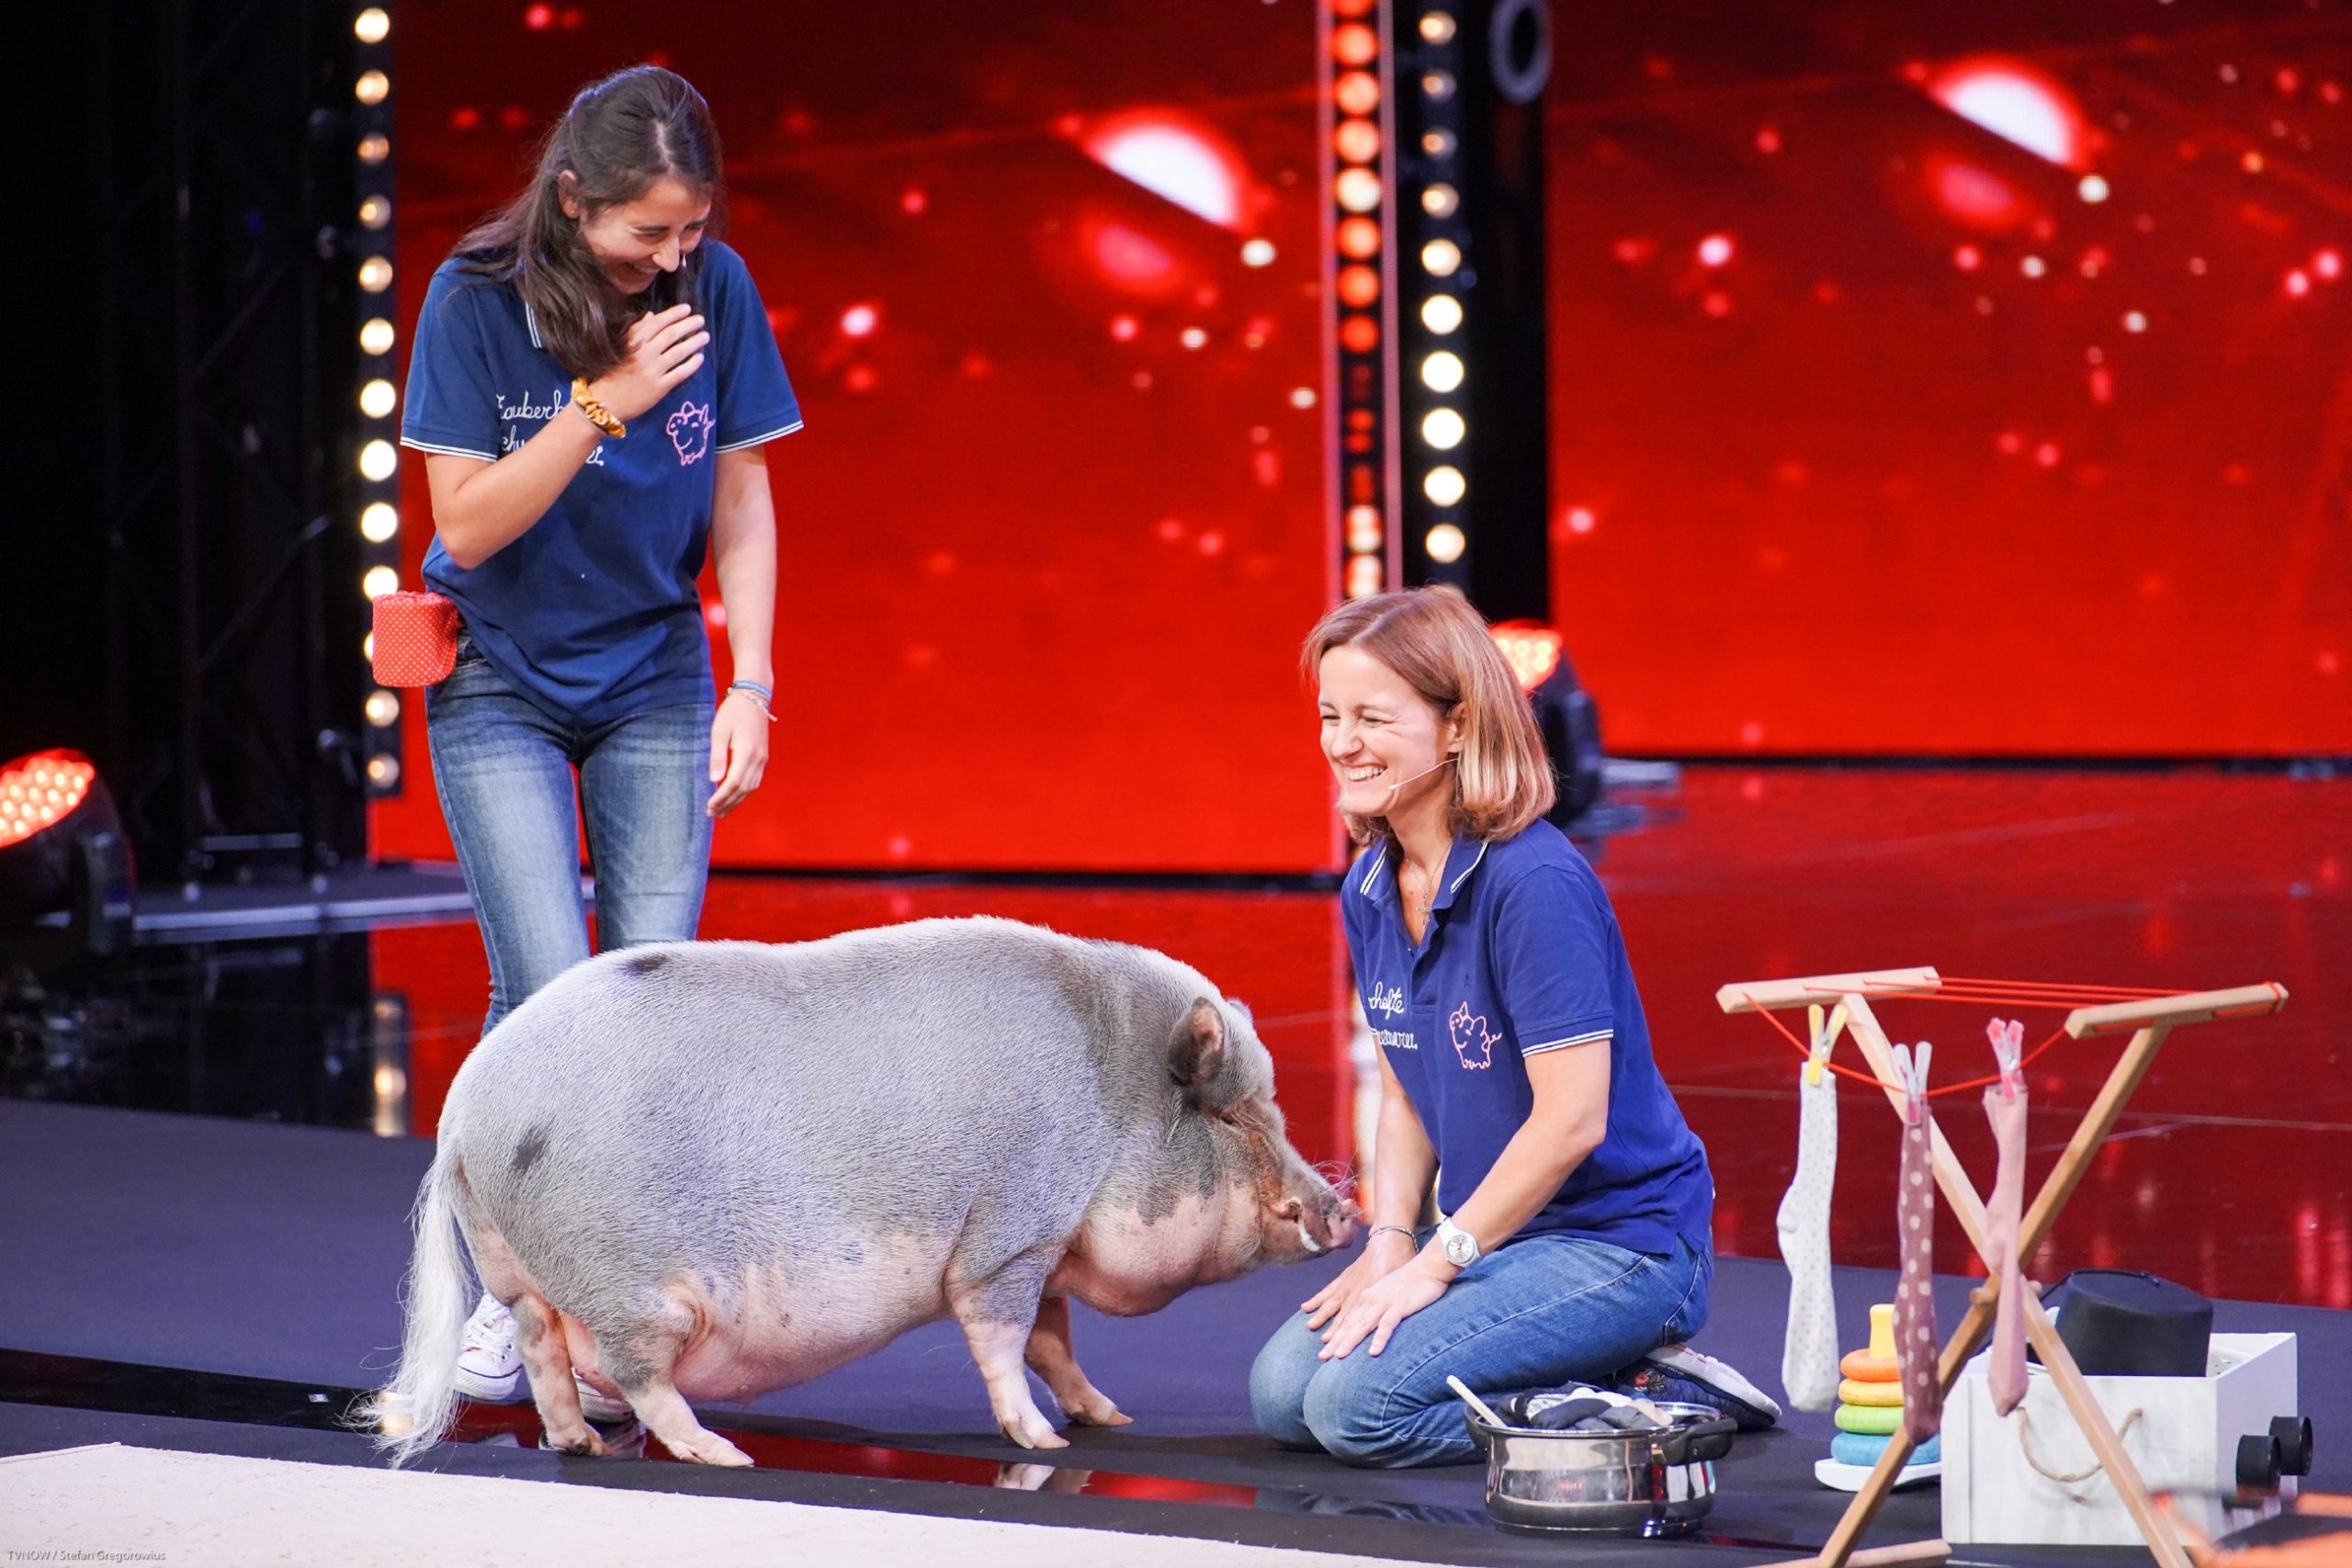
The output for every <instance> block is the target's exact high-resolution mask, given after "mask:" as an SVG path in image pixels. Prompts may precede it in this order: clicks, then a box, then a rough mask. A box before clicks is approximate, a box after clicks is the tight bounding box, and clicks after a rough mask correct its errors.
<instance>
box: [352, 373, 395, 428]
mask: <svg viewBox="0 0 2352 1568" xmlns="http://www.w3.org/2000/svg"><path fill="white" fill-rule="evenodd" d="M399 402H400V393H399V392H397V391H395V390H393V389H392V384H391V383H390V381H387V380H385V379H384V378H382V377H381V376H379V377H377V378H375V379H374V380H372V381H370V382H368V384H367V385H366V386H364V387H362V388H360V389H359V412H361V413H364V414H366V415H367V416H368V418H369V419H381V418H383V417H384V416H385V415H386V414H388V413H390V412H392V410H393V408H394V407H396V406H397V405H398V404H399Z"/></svg>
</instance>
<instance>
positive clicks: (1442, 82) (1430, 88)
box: [1421, 71, 1453, 104]
mask: <svg viewBox="0 0 2352 1568" xmlns="http://www.w3.org/2000/svg"><path fill="white" fill-rule="evenodd" d="M1421 96H1423V97H1425V98H1427V99H1428V100H1429V101H1430V102H1431V103H1433V104H1442V103H1443V102H1445V101H1446V100H1447V99H1448V98H1450V97H1452V96H1453V72H1451V71H1424V72H1422V73H1421Z"/></svg>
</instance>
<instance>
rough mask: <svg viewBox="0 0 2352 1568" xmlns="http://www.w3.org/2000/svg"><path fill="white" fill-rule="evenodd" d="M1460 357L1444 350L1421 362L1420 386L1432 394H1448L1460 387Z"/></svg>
mask: <svg viewBox="0 0 2352 1568" xmlns="http://www.w3.org/2000/svg"><path fill="white" fill-rule="evenodd" d="M1462 374H1463V372H1462V356H1461V355H1458V354H1454V353H1452V352H1450V351H1448V350H1446V349H1442V348H1441V349H1439V350H1438V351H1437V352H1436V353H1435V354H1432V355H1430V356H1429V357H1428V358H1426V359H1424V360H1422V361H1421V385H1422V386H1424V387H1427V388H1428V389H1430V391H1432V392H1450V391H1452V390H1453V389H1455V388H1456V387H1459V386H1460V385H1462Z"/></svg>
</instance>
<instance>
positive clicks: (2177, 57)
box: [1472, 0, 2352, 755]
mask: <svg viewBox="0 0 2352 1568" xmlns="http://www.w3.org/2000/svg"><path fill="white" fill-rule="evenodd" d="M1555 10H1556V7H1555ZM1731 15H1732V13H1731V12H1728V11H1726V9H1725V8H1724V6H1721V5H1719V4H1714V3H1713V0H1663V3H1658V4H1649V5H1643V6H1615V7H1611V6H1583V7H1577V12H1576V17H1575V20H1574V21H1573V22H1572V23H1567V24H1566V26H1565V28H1564V31H1563V36H1562V39H1561V47H1560V48H1559V49H1558V51H1556V60H1557V66H1556V73H1555V80H1554V84H1553V99H1552V103H1551V106H1550V127H1551V134H1550V138H1549V150H1548V173H1549V178H1550V188H1551V194H1552V204H1551V225H1552V227H1551V258H1550V265H1551V267H1552V310H1553V314H1552V344H1553V353H1554V360H1553V364H1554V372H1553V386H1552V410H1553V415H1554V448H1553V461H1554V502H1555V527H1554V538H1555V556H1554V563H1555V575H1554V589H1555V593H1554V597H1555V611H1556V613H1557V614H1558V615H1560V616H1561V617H1562V619H1563V624H1564V625H1565V626H1566V629H1567V631H1568V634H1569V643H1570V647H1571V649H1573V651H1574V653H1575V656H1576V659H1577V667H1578V672H1579V673H1580V674H1581V675H1582V676H1584V678H1585V679H1586V680H1587V681H1588V682H1589V683H1590V684H1591V685H1592V686H1593V687H1594V689H1595V690H1596V692H1597V693H1598V694H1599V695H1600V701H1601V705H1602V709H1603V714H1604V717H1605V719H1606V722H1607V731H1608V736H1609V739H1610V743H1611V747H1612V749H1616V750H1634V751H1637V752H1638V751H1668V752H1715V753H1721V752H1741V751H1765V752H1815V753H1820V752H1829V753H1838V752H1929V753H2045V754H2048V753H2054V754H2071V755H2086V754H2129V753H2143V754H2144V753H2158V754H2187V753H2217V752H2218V753H2240V754H2245V753H2274V754H2275V753H2294V752H2311V751H2344V750H2352V529H2348V528H2347V526H2346V488H2345V486H2346V474H2345V464H2346V457H2347V456H2352V380H2347V379H2346V375H2345V367H2346V363H2347V350H2352V342H2347V326H2352V276H2346V267H2347V264H2352V21H2347V19H2346V17H2347V12H2346V6H2344V5H2343V4H2341V3H2340V0H2310V3H2309V4H2305V3H2304V0H2275V3H2266V4H2251V3H2216V0H2200V3H2199V4H2196V5H2193V6H2192V5H2180V6H2175V5H2170V4H2166V3H2165V0H2076V3H2071V4H2068V5H2064V6H2052V5H2048V4H2043V3H2039V0H1970V3H1968V4H1966V5H1960V4H1951V3H1939V4H1933V5H1916V4H1896V3H1894V0H1749V3H1747V4H1743V5H1741V6H1737V7H1736V18H1737V20H1736V25H1726V19H1727V17H1730V16H1731ZM1472 434H1473V436H1474V438H1475V435H1476V432H1473V433H1472Z"/></svg>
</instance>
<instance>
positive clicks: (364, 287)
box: [336, 5, 402, 799]
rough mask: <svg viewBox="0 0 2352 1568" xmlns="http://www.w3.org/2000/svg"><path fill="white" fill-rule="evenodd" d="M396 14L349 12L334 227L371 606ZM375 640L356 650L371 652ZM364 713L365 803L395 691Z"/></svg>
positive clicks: (395, 581)
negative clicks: (346, 291) (347, 295)
mask: <svg viewBox="0 0 2352 1568" xmlns="http://www.w3.org/2000/svg"><path fill="white" fill-rule="evenodd" d="M391 30H392V10H391V7H390V6H388V5H369V6H355V7H354V8H353V11H352V14H351V40H352V90H351V94H352V96H351V101H350V109H349V119H348V121H347V123H348V127H349V135H350V137H351V156H352V172H353V176H354V177H353V181H352V201H353V209H352V210H351V211H350V212H349V213H348V214H346V215H345V218H344V220H343V221H342V222H340V223H339V224H338V225H337V226H336V228H337V232H338V233H339V234H340V235H341V237H342V242H343V243H342V248H341V252H340V265H344V266H346V267H348V268H349V269H350V270H349V271H348V273H347V274H346V275H345V276H347V277H348V278H349V280H350V286H351V299H353V301H354V308H353V311H352V317H351V328H352V333H353V338H354V348H355V353H356V371H357V374H356V377H355V378H354V384H355V386H356V397H355V398H354V400H353V402H352V403H351V404H350V405H349V412H348V413H347V414H346V416H345V417H346V418H348V419H350V420H351V421H352V424H351V426H350V428H351V429H352V430H353V433H354V436H353V440H352V443H351V446H350V451H351V454H352V457H351V461H352V468H353V473H352V489H351V491H350V494H351V498H352V499H351V517H352V523H353V525H354V526H355V528H356V530H357V532H358V535H359V552H358V558H359V564H360V577H359V590H360V592H361V593H362V594H364V595H365V596H366V597H367V598H368V599H369V600H371V601H372V600H374V599H376V598H379V597H380V596H381V595H383V594H385V593H388V592H395V591H397V590H398V589H399V588H400V587H401V578H400V573H401V564H400V563H401V540H400V467H401V463H400V446H399V442H400V382H399V379H398V377H399V368H398V366H397V363H396V361H395V359H394V355H395V353H396V351H397V350H398V348H399V346H400V334H399V332H398V330H397V328H396V326H395V324H394V323H395V322H396V321H398V319H399V307H398V301H397V298H396V295H395V290H394V284H395V282H396V281H397V278H396V275H395V268H394V260H393V256H394V243H393V237H394V234H395V233H396V231H397V228H396V225H397V221H398V218H399V207H398V203H397V202H396V201H395V199H394V193H393V189H392V169H393V163H392V153H393V152H394V150H395V143H394V141H393V124H392V109H391V101H392V74H391V69H392V51H391V43H390V35H391ZM373 647H374V636H373V634H372V633H371V634H369V636H368V637H367V638H366V639H364V641H363V643H362V649H363V650H364V651H365V652H367V653H369V654H372V651H373ZM356 686H357V693H358V700H359V704H360V708H359V712H358V714H357V715H356V720H357V722H356V724H355V726H354V728H356V731H357V732H358V734H359V736H360V738H361V744H362V746H363V748H364V757H365V761H364V763H363V766H362V769H361V772H362V774H363V776H364V777H365V779H366V781H367V790H368V797H369V798H370V799H381V798H383V797H385V796H388V795H397V794H399V793H400V777H401V714H402V707H401V701H400V699H399V697H398V696H397V695H395V694H392V693H391V692H389V691H386V690H383V689H381V688H379V687H378V686H377V685H376V683H375V682H374V681H373V680H366V681H363V682H356Z"/></svg>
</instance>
